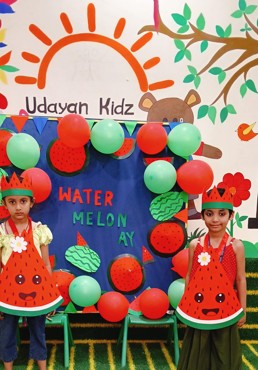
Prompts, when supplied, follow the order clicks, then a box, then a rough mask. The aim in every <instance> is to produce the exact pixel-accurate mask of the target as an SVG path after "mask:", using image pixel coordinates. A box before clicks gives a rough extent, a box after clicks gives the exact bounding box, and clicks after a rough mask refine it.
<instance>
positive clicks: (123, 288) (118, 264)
mask: <svg viewBox="0 0 258 370" xmlns="http://www.w3.org/2000/svg"><path fill="white" fill-rule="evenodd" d="M108 280H109V282H110V285H111V286H112V288H113V289H114V290H116V291H118V292H120V293H127V294H133V293H136V292H137V291H138V290H140V289H141V287H142V286H143V284H144V281H145V272H144V268H143V266H142V264H141V262H140V261H139V260H138V259H137V258H136V257H135V256H133V255H131V254H122V255H119V256H117V257H116V258H115V259H114V260H112V261H111V263H110V264H109V267H108Z"/></svg>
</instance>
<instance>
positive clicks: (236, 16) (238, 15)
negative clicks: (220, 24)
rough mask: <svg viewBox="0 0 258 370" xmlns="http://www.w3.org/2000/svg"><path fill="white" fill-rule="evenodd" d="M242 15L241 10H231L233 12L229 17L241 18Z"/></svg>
mask: <svg viewBox="0 0 258 370" xmlns="http://www.w3.org/2000/svg"><path fill="white" fill-rule="evenodd" d="M242 15H243V12H242V10H236V11H235V12H233V13H232V14H231V17H233V18H241V17H242Z"/></svg>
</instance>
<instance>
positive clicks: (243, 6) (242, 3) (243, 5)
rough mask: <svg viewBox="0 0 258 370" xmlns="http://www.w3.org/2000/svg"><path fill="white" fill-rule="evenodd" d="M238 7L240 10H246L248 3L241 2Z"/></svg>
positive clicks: (240, 0) (243, 0)
mask: <svg viewBox="0 0 258 370" xmlns="http://www.w3.org/2000/svg"><path fill="white" fill-rule="evenodd" d="M238 6H239V9H240V10H245V8H246V1H245V0H239V2H238Z"/></svg>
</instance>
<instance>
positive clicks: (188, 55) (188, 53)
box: [185, 49, 192, 60]
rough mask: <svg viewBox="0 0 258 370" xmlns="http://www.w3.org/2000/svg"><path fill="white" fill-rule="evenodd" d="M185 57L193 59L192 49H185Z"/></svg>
mask: <svg viewBox="0 0 258 370" xmlns="http://www.w3.org/2000/svg"><path fill="white" fill-rule="evenodd" d="M185 57H186V59H188V60H192V54H191V52H190V50H188V49H185Z"/></svg>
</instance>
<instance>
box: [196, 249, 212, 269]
mask: <svg viewBox="0 0 258 370" xmlns="http://www.w3.org/2000/svg"><path fill="white" fill-rule="evenodd" d="M210 261H211V256H210V255H209V253H208V252H202V253H200V254H199V256H198V262H199V264H200V265H201V266H207V265H208V264H209V263H210Z"/></svg>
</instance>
